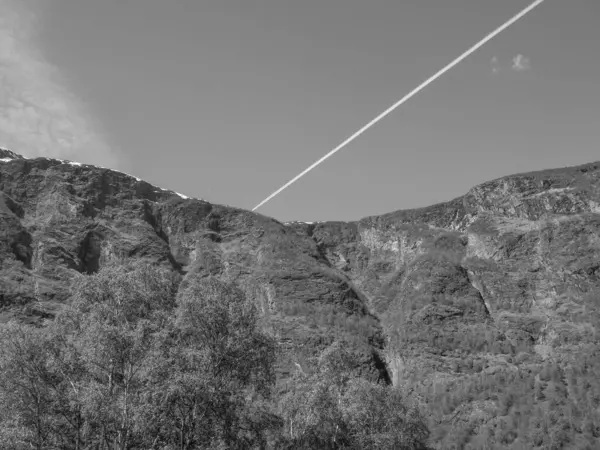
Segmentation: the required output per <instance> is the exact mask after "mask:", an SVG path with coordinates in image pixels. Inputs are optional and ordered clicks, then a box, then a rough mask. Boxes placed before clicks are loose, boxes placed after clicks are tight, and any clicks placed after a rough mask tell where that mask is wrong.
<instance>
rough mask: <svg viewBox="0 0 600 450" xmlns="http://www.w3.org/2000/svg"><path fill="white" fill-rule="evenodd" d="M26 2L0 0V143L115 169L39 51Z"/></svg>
mask: <svg viewBox="0 0 600 450" xmlns="http://www.w3.org/2000/svg"><path fill="white" fill-rule="evenodd" d="M28 3H31V2H25V1H23V0H0V146H3V147H8V148H10V149H12V150H13V151H15V152H16V153H21V154H24V155H26V156H28V157H35V156H47V157H50V158H60V159H71V160H79V161H82V162H87V163H90V164H98V165H102V166H108V167H115V166H116V165H117V164H116V163H117V160H116V155H115V154H114V152H113V151H112V150H111V146H110V145H109V144H108V142H107V141H106V139H105V136H104V135H103V133H101V132H99V129H100V124H98V123H95V122H94V118H93V116H92V115H91V114H90V111H89V110H88V108H87V107H86V105H85V104H84V103H83V102H82V101H81V100H80V99H79V98H77V96H75V95H74V94H73V92H72V91H71V90H70V89H69V88H68V86H67V85H66V83H65V82H64V80H63V78H62V77H61V74H60V72H59V71H58V70H57V68H56V67H54V66H53V65H52V64H50V63H49V62H48V61H47V60H46V59H45V58H44V57H43V55H42V54H41V52H40V48H39V47H40V46H39V45H37V44H36V42H35V39H34V38H35V29H36V26H37V21H38V19H39V18H38V17H37V16H36V14H35V11H34V8H28V7H27V6H26V4H28ZM33 5H35V2H33V3H32V5H31V6H33Z"/></svg>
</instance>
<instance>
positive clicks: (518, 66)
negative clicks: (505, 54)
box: [512, 54, 531, 72]
mask: <svg viewBox="0 0 600 450" xmlns="http://www.w3.org/2000/svg"><path fill="white" fill-rule="evenodd" d="M512 68H513V70H516V71H517V72H523V71H525V70H529V69H531V61H530V60H529V58H527V57H526V56H523V55H521V54H518V55H517V56H515V57H514V58H513V65H512Z"/></svg>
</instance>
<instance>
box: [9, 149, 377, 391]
mask: <svg viewBox="0 0 600 450" xmlns="http://www.w3.org/2000/svg"><path fill="white" fill-rule="evenodd" d="M0 191H1V192H0V195H1V197H0V214H2V221H1V222H0V227H1V228H2V231H1V236H2V239H1V241H0V252H1V253H0V255H1V261H2V262H1V266H0V282H1V283H2V285H1V288H0V308H1V309H2V312H1V319H2V320H3V321H6V320H9V319H10V318H11V317H17V318H19V319H21V320H24V321H27V322H32V323H43V321H44V320H46V319H50V318H52V316H53V314H54V313H55V312H56V311H57V309H58V308H60V306H61V304H63V303H64V301H65V300H66V299H67V297H68V295H69V287H70V279H71V278H72V277H73V275H74V274H76V273H95V272H97V271H98V269H99V268H100V267H102V266H103V265H105V264H108V263H110V262H113V261H123V260H134V261H136V260H139V261H150V262H153V263H158V264H161V265H163V266H165V267H169V268H171V269H172V270H173V271H177V272H179V273H180V274H181V275H182V276H185V275H186V274H188V273H201V274H206V275H217V276H219V277H221V278H223V279H225V280H227V281H233V282H235V283H237V284H238V285H240V287H241V288H242V289H244V290H245V291H246V293H247V294H248V295H249V296H250V297H251V298H253V299H255V301H256V302H257V303H259V304H260V306H261V310H262V312H263V315H264V323H265V327H266V328H267V329H268V330H269V331H270V332H271V333H273V334H274V335H275V336H277V337H278V339H279V341H280V343H281V345H282V347H283V348H284V349H285V350H286V351H285V352H284V355H283V356H282V361H281V362H282V364H281V371H282V375H285V374H286V373H287V372H288V371H289V370H290V368H295V367H296V364H300V365H301V366H302V365H305V364H306V363H305V358H306V357H310V356H312V355H314V354H315V352H317V351H320V350H322V349H323V348H325V347H326V346H327V345H329V344H331V343H332V342H333V340H334V339H335V338H338V339H343V340H346V341H348V343H349V345H352V347H353V348H354V349H355V351H356V352H357V353H358V355H360V359H361V360H362V361H363V363H364V364H363V366H362V367H361V368H360V370H361V372H362V373H363V374H364V375H365V376H367V377H368V378H373V379H375V380H377V379H384V380H387V379H388V374H387V371H386V368H385V365H384V363H383V361H382V359H383V357H382V356H380V354H381V351H382V349H383V344H384V339H383V335H382V332H381V327H380V324H379V321H378V320H377V319H376V318H375V317H374V316H373V315H372V314H370V312H369V311H368V309H367V306H366V302H365V298H364V297H363V296H362V295H361V294H360V292H359V291H357V290H356V289H355V288H354V286H353V284H352V282H351V281H350V280H349V279H348V278H347V277H346V276H345V275H343V274H342V273H341V272H339V271H337V270H335V269H333V268H331V267H330V265H329V263H328V261H327V260H326V259H325V258H323V256H322V255H321V254H320V253H319V251H318V248H317V245H316V244H315V242H314V240H313V239H311V238H310V237H309V236H302V235H299V234H297V233H295V232H294V231H293V230H291V229H289V228H288V227H286V226H285V225H283V224H281V223H279V222H277V221H276V220H273V219H270V218H267V217H264V216H261V215H259V214H254V213H251V212H248V211H244V210H241V209H237V208H231V207H226V206H221V205H212V204H210V203H208V202H206V201H203V200H198V199H192V198H187V197H186V196H184V195H181V194H178V193H176V192H173V191H168V190H164V189H161V188H158V187H156V186H152V185H151V184H149V183H147V182H145V181H142V180H140V179H138V178H135V177H133V176H130V175H127V174H124V173H120V172H117V171H113V170H109V169H104V168H100V167H96V166H89V165H83V164H79V163H75V162H70V161H61V160H56V159H47V158H37V159H25V158H23V157H22V156H19V155H16V154H14V153H12V152H8V151H5V150H4V151H2V153H0Z"/></svg>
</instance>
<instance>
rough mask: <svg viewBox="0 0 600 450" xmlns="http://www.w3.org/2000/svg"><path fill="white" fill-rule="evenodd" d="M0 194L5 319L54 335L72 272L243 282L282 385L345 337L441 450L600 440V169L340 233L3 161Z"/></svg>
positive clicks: (372, 220) (525, 177)
mask: <svg viewBox="0 0 600 450" xmlns="http://www.w3.org/2000/svg"><path fill="white" fill-rule="evenodd" d="M0 191H1V192H0V217H1V221H0V228H1V230H2V231H1V234H0V261H1V263H0V264H1V265H0V283H1V284H0V286H1V287H0V305H1V313H0V320H2V321H7V320H9V319H10V318H17V319H19V320H22V321H26V322H29V323H32V324H43V323H44V322H45V321H46V320H51V319H52V317H53V315H54V314H55V312H56V311H57V310H58V309H59V308H60V307H61V305H62V304H64V302H65V301H67V299H68V296H69V284H70V279H71V278H72V277H73V276H74V275H75V274H78V273H90V274H91V273H95V272H96V271H98V270H99V268H101V267H102V266H103V265H106V264H109V263H111V262H114V261H142V260H143V261H150V262H153V263H156V264H160V265H162V266H164V267H166V268H169V269H170V270H172V271H174V272H177V273H179V274H181V277H182V278H183V279H184V280H185V277H186V276H187V275H188V274H190V273H194V274H201V275H206V276H217V277H219V278H222V279H224V280H227V281H232V282H235V283H236V284H238V285H239V286H240V287H241V288H242V289H243V290H244V291H245V293H246V295H247V296H249V297H251V298H252V299H254V301H255V302H257V304H258V305H259V306H260V310H261V312H262V320H263V323H264V327H265V329H266V330H268V331H269V332H270V333H272V334H273V335H274V336H276V337H277V339H278V341H279V343H280V344H281V346H282V348H283V349H284V352H283V353H282V356H281V358H280V363H279V377H280V379H281V380H285V379H286V377H287V376H288V375H289V374H290V373H291V372H292V371H293V370H295V367H297V366H298V365H299V366H300V367H302V368H306V367H308V366H309V365H310V361H311V357H312V356H314V355H315V354H317V353H318V352H319V351H321V350H322V349H324V348H325V347H326V346H328V345H329V344H331V342H333V341H334V340H336V339H338V340H340V339H341V340H342V341H343V342H345V343H346V344H347V345H348V346H349V348H352V349H353V351H354V352H355V353H356V354H357V355H359V356H360V361H361V366H360V367H358V368H357V370H358V371H359V372H360V374H361V375H362V376H364V377H367V378H370V379H372V380H380V381H384V382H391V383H393V384H394V385H397V386H399V387H400V388H401V389H403V390H404V391H405V392H406V395H407V396H411V398H414V399H415V400H416V401H418V402H420V404H421V405H422V407H423V408H424V409H426V410H427V411H428V414H429V418H430V426H431V428H432V429H433V430H435V431H434V435H433V440H434V441H435V442H436V443H437V444H436V445H438V448H451V447H444V446H442V444H441V443H446V444H447V443H448V442H459V443H460V442H463V444H462V445H463V447H464V445H466V443H470V444H472V445H473V447H472V448H480V447H477V446H476V445H477V442H480V441H481V442H483V440H485V439H488V437H489V436H490V435H492V436H496V438H497V440H498V441H499V442H505V444H506V445H507V446H508V447H499V448H513V447H510V445H512V444H513V443H515V442H521V443H522V442H526V443H527V444H520V445H525V447H514V448H538V447H539V448H594V447H585V446H584V444H583V443H584V442H592V441H593V439H596V440H595V441H593V442H595V443H599V442H600V441H599V440H598V439H600V420H599V419H600V409H599V408H598V406H599V405H600V383H598V381H596V380H595V379H596V378H597V375H596V376H595V375H594V374H597V373H600V358H599V357H598V355H599V352H598V350H599V346H598V339H599V336H600V334H599V333H600V162H597V163H590V164H585V165H582V166H577V167H570V168H565V169H555V170H545V171H540V172H533V173H526V174H518V175H512V176H507V177H503V178H499V179H497V180H493V181H490V182H487V183H483V184H481V185H479V186H476V187H474V188H472V189H471V190H470V191H469V192H467V193H466V194H465V195H464V196H462V197H459V198H457V199H454V200H451V201H449V202H446V203H442V204H438V205H434V206H431V207H427V208H420V209H413V210H401V211H396V212H392V213H389V214H385V215H381V216H374V217H367V218H364V219H362V220H359V221H356V222H347V223H346V222H323V223H312V224H311V223H299V222H294V223H288V224H284V223H281V222H278V221H277V220H275V219H272V218H268V217H265V216H262V215H260V214H256V213H252V212H249V211H245V210H242V209H238V208H233V207H228V206H222V205H214V204H211V203H209V202H206V201H204V200H200V199H194V198H187V197H186V196H183V195H181V194H178V193H176V192H173V191H170V190H165V189H161V188H159V187H156V186H153V185H151V184H149V183H147V182H145V181H143V180H140V179H138V178H136V177H133V176H130V175H127V174H124V173H121V172H117V171H114V170H110V169H105V168H100V167H96V166H90V165H85V164H80V163H75V162H70V161H62V160H56V159H48V158H36V159H27V158H23V157H22V156H20V155H17V154H15V153H13V152H10V151H7V150H0ZM550 411H558V412H557V413H556V414H553V415H552V417H551V418H550V419H547V420H549V421H550V422H552V423H551V426H550V428H548V425H547V424H546V425H545V422H544V420H546V419H544V417H550V416H548V414H550ZM524 417H527V420H528V421H529V420H531V421H533V422H531V423H529V422H528V423H529V425H528V427H527V429H526V430H524V431H523V433H524V436H526V437H524V438H522V439H521V435H520V434H519V439H521V440H516V439H517V438H516V436H517V435H516V434H515V432H514V431H512V430H513V429H514V427H511V426H508V425H507V424H508V423H509V422H510V421H511V420H521V419H523V418H524ZM515 418H516V419H515ZM523 420H524V419H523ZM557 424H558V425H557ZM544 427H546V428H544ZM507 430H511V431H510V432H509V431H507ZM544 430H545V431H544ZM548 430H550V431H548ZM586 430H587V431H586ZM490 433H491V434H490ZM511 433H513V434H514V435H513V434H511ZM552 433H554V434H552ZM586 433H587V434H586ZM590 433H591V434H590ZM584 435H585V436H588V437H587V438H585V439H588V441H585V439H584V438H583V437H582V436H584ZM498 436H499V437H498ZM549 436H551V437H549ZM565 436H566V437H565ZM589 436H592V437H591V438H589ZM594 436H595V437H594ZM548 439H551V442H552V443H553V444H552V445H555V444H556V442H563V444H564V442H567V443H569V445H571V444H572V446H567V447H560V446H558V447H548V446H547V443H548V442H550V441H548ZM589 439H592V441H589ZM561 440H562V441H561ZM446 444H444V445H446ZM456 445H459V444H456ZM515 445H516V444H515ZM561 445H562V444H561ZM565 445H566V444H565ZM575 445H581V447H575ZM463 447H460V446H458V447H457V448H463ZM481 448H483V447H481Z"/></svg>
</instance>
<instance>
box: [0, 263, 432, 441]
mask: <svg viewBox="0 0 600 450" xmlns="http://www.w3.org/2000/svg"><path fill="white" fill-rule="evenodd" d="M277 352H278V346H277V344H276V341H275V340H274V339H273V338H272V337H271V336H269V335H268V334H265V333H264V332H263V330H262V329H261V328H260V325H259V316H258V312H257V309H256V307H255V305H254V304H253V303H252V302H251V301H250V300H248V299H247V298H246V297H245V296H244V294H243V292H242V291H240V290H239V289H238V288H236V287H235V286H232V285H228V284H225V283H223V282H221V281H219V280H217V279H213V278H204V279H202V278H191V279H186V280H185V281H184V282H182V283H180V280H179V279H178V278H176V277H174V276H172V275H171V274H168V273H166V272H163V271H161V270H159V269H157V268H154V267H152V266H138V267H129V268H127V267H108V268H105V269H103V270H102V271H100V272H99V273H98V274H95V275H91V276H81V277H80V279H78V280H77V282H76V283H75V285H74V287H73V291H72V298H71V301H70V302H69V304H68V305H67V306H66V307H65V308H64V310H62V311H61V312H60V314H59V315H58V316H57V317H56V319H55V320H54V321H53V322H52V323H50V324H49V325H47V326H46V327H44V328H33V327H30V326H26V325H20V324H18V323H16V322H11V323H9V324H5V325H2V326H1V327H0V448H1V449H10V450H21V449H23V450H24V449H37V450H42V449H44V450H52V449H75V450H92V449H94V450H101V449H102V450H109V449H110V450H113V449H119V450H125V449H140V450H141V449H144V450H151V449H157V450H158V449H161V450H175V449H265V450H266V449H284V450H285V449H288V450H292V449H406V450H409V449H421V448H426V447H425V442H426V441H427V438H428V435H429V432H428V430H427V427H426V426H425V420H424V419H423V418H422V417H421V415H420V413H419V411H418V410H417V409H416V408H414V407H411V406H409V405H407V404H406V403H405V401H404V399H403V397H402V396H401V395H400V393H399V391H397V390H395V389H393V388H391V387H388V386H384V385H376V384H373V383H370V382H367V381H364V380H361V379H359V378H355V377H353V376H352V375H351V368H352V367H353V364H354V362H353V361H352V358H351V356H350V354H349V353H347V352H345V351H344V348H343V346H342V345H340V344H334V345H332V346H331V347H329V348H328V349H327V350H325V351H324V352H323V354H321V356H320V357H319V358H318V360H317V361H315V364H314V367H313V368H312V370H310V373H304V372H303V371H301V370H299V371H298V373H297V374H296V375H295V379H294V380H293V383H291V386H292V388H291V389H290V390H289V391H288V392H287V393H285V395H282V396H276V395H274V389H275V361H276V357H277Z"/></svg>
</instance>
